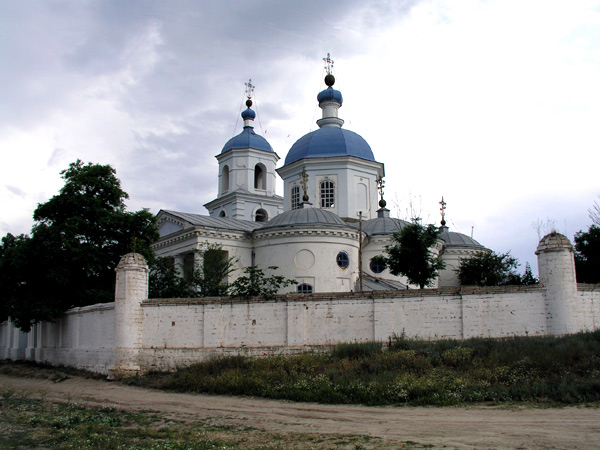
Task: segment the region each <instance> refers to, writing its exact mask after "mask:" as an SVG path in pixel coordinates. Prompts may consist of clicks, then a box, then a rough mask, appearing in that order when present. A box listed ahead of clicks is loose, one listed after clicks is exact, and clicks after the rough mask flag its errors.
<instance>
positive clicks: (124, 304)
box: [110, 253, 148, 378]
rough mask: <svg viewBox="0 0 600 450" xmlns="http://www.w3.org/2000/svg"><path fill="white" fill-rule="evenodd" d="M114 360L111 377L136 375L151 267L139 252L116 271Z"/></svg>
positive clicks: (123, 258)
mask: <svg viewBox="0 0 600 450" xmlns="http://www.w3.org/2000/svg"><path fill="white" fill-rule="evenodd" d="M116 272H117V282H116V287H115V359H114V365H113V367H112V369H111V370H110V378H121V377H124V376H129V375H135V374H136V373H138V372H139V371H140V364H139V361H138V355H139V351H140V349H141V348H142V325H143V315H142V306H141V302H142V301H143V300H145V299H147V298H148V265H147V264H146V260H145V259H144V257H143V256H142V255H140V254H138V253H128V254H127V255H125V256H123V257H122V258H121V261H119V265H118V266H117V269H116Z"/></svg>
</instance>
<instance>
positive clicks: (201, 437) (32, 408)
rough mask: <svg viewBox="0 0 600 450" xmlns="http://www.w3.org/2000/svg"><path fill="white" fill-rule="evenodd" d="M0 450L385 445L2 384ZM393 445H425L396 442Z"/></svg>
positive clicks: (279, 449)
mask: <svg viewBox="0 0 600 450" xmlns="http://www.w3.org/2000/svg"><path fill="white" fill-rule="evenodd" d="M0 437H1V439H0V449H2V450H4V449H40V450H41V449H61V450H67V449H73V450H75V449H76V450H91V449H115V450H138V449H139V450H141V449H149V450H208V449H211V450H214V449H222V450H237V449H240V450H241V449H250V450H252V449H256V450H258V449H263V450H286V449H308V448H310V449H340V450H345V449H346V450H360V449H364V450H366V449H386V448H390V447H389V443H388V442H384V441H382V440H381V439H378V438H372V437H368V436H347V435H336V434H335V433H332V434H327V435H314V434H302V433H286V434H285V435H284V434H281V433H271V432H265V431H262V430H257V429H253V428H249V427H244V426H239V425H231V424H228V425H220V424H215V423H212V422H211V421H210V420H207V421H192V422H189V421H183V420H165V419H164V418H163V417H162V416H161V415H160V414H158V413H152V412H136V413H130V412H125V411H120V410H117V409H114V408H92V407H85V406H81V405H77V404H73V403H51V402H48V401H46V400H44V399H32V398H29V397H28V396H26V395H23V394H21V393H18V392H15V391H11V390H7V389H2V388H0ZM393 448H397V449H408V448H411V449H414V448H426V446H421V445H418V444H417V447H415V446H414V443H412V442H411V443H410V444H409V443H406V444H403V443H399V444H397V445H394V446H393Z"/></svg>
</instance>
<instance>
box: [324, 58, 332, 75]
mask: <svg viewBox="0 0 600 450" xmlns="http://www.w3.org/2000/svg"><path fill="white" fill-rule="evenodd" d="M323 61H325V70H327V75H331V69H333V59H331V56H330V55H329V53H327V58H323Z"/></svg>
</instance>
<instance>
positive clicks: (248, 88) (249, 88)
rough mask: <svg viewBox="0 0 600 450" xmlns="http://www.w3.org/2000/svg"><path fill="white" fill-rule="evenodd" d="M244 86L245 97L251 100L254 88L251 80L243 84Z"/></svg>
mask: <svg viewBox="0 0 600 450" xmlns="http://www.w3.org/2000/svg"><path fill="white" fill-rule="evenodd" d="M244 84H245V85H246V97H248V99H251V98H252V96H253V95H254V88H255V87H256V86H254V85H253V84H252V78H250V79H249V80H248V82H247V83H244Z"/></svg>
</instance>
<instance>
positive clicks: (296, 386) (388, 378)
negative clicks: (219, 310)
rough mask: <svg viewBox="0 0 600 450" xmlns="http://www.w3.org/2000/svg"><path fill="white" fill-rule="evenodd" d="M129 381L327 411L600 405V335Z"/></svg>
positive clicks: (474, 342)
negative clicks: (327, 407)
mask: <svg viewBox="0 0 600 450" xmlns="http://www.w3.org/2000/svg"><path fill="white" fill-rule="evenodd" d="M130 383H132V384H137V385H141V386H147V387H154V388H158V389H165V390H176V391H180V392H186V391H191V392H204V393H211V394H229V395H249V396H259V397H266V398H273V399H287V400H294V401H305V402H321V403H361V404H367V405H457V404H466V403H474V402H486V403H500V402H536V403H555V404H575V403H586V402H598V401H600V331H596V332H591V333H579V334H576V335H571V336H565V337H526V338H509V339H470V340H465V341H456V340H440V341H434V342H430V341H417V340H410V339H406V338H405V337H404V336H400V337H395V338H394V339H391V340H390V341H389V343H388V346H387V348H382V345H381V343H378V342H368V343H349V344H343V345H339V346H337V347H335V348H334V349H332V350H331V351H330V352H328V353H304V354H301V355H293V356H266V357H263V358H245V357H241V356H236V357H226V358H218V359H214V360H211V361H208V362H205V363H201V364H196V365H193V366H190V367H187V368H182V369H179V370H177V371H176V372H175V373H172V374H165V373H154V374H147V375H145V376H141V377H138V378H136V379H134V380H131V381H130Z"/></svg>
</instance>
